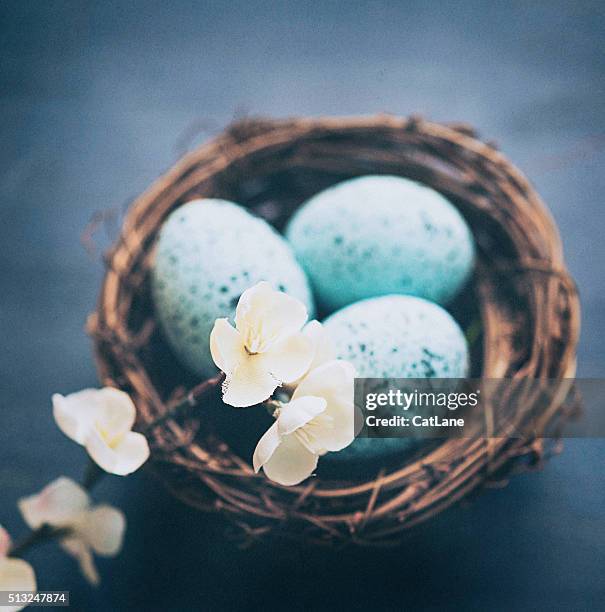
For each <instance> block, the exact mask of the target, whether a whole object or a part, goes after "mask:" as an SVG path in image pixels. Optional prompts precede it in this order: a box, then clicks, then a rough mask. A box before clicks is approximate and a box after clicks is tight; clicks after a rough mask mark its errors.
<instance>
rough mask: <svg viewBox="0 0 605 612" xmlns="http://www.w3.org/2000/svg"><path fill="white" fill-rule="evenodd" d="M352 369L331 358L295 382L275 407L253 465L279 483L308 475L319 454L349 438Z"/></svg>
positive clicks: (351, 436)
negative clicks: (283, 401) (287, 396)
mask: <svg viewBox="0 0 605 612" xmlns="http://www.w3.org/2000/svg"><path fill="white" fill-rule="evenodd" d="M354 378H355V369H354V368H353V366H352V365H351V364H350V363H349V362H346V361H340V360H334V361H329V362H328V363H325V364H323V365H321V366H319V367H318V368H315V369H313V370H312V371H311V372H310V373H309V374H307V376H305V378H303V380H302V381H301V383H300V384H299V385H298V387H297V388H296V390H295V391H294V393H293V394H292V399H291V400H290V402H288V403H286V404H282V405H281V406H280V407H279V408H278V409H277V410H276V414H274V416H276V421H275V423H273V425H271V427H270V428H269V429H268V430H267V431H266V432H265V434H264V435H263V436H262V438H261V439H260V440H259V442H258V445H257V447H256V450H255V451H254V457H253V465H254V470H255V471H256V472H258V471H259V470H260V469H261V467H262V468H263V470H264V472H265V474H266V476H267V477H268V478H269V479H271V480H273V481H275V482H277V483H279V484H282V485H286V486H290V485H296V484H299V483H300V482H302V481H303V480H305V478H307V477H309V476H310V475H311V474H312V473H313V471H314V470H315V468H316V467H317V462H318V458H319V457H320V456H321V455H324V454H325V453H327V452H328V451H332V452H335V451H339V450H342V449H343V448H345V447H347V446H348V445H349V444H351V442H352V441H353V439H354V437H355V434H354V405H353V404H354V402H353V382H354Z"/></svg>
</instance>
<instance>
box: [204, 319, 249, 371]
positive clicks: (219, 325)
mask: <svg viewBox="0 0 605 612" xmlns="http://www.w3.org/2000/svg"><path fill="white" fill-rule="evenodd" d="M210 353H211V354H212V359H213V360H214V363H215V364H216V365H217V367H218V368H219V370H221V371H222V372H225V373H231V372H232V371H233V370H234V369H235V368H236V367H237V366H238V365H239V363H240V362H241V361H242V359H244V358H245V357H246V350H245V347H244V340H243V338H242V336H241V334H240V333H239V332H238V331H237V330H236V329H235V328H234V327H233V326H232V325H231V324H230V323H229V321H228V320H227V319H217V320H216V321H215V322H214V327H213V328H212V332H211V333H210Z"/></svg>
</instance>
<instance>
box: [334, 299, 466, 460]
mask: <svg viewBox="0 0 605 612" xmlns="http://www.w3.org/2000/svg"><path fill="white" fill-rule="evenodd" d="M324 325H325V328H326V330H327V331H328V334H329V335H330V337H331V339H332V341H333V342H334V345H335V347H336V353H337V355H338V357H339V358H341V359H347V360H348V361H350V362H351V363H353V365H354V366H355V368H356V369H357V376H358V377H360V378H464V377H465V376H466V375H467V374H468V348H467V343H466V339H465V337H464V334H463V333H462V330H461V329H460V327H459V326H458V324H457V323H456V321H455V320H454V319H453V318H452V316H451V315H450V314H449V313H448V312H446V311H445V310H444V309H443V308H441V307H440V306H438V305H437V304H434V303H432V302H428V301H427V300H424V299H421V298H417V297H412V296H403V295H389V296H383V297H379V298H371V299H367V300H362V301H360V302H356V303H355V304H351V305H350V306H347V307H346V308H343V309H342V310H339V311H338V312H335V313H334V314H333V315H331V316H330V317H328V318H327V319H326V320H325V321H324ZM415 443H416V441H414V440H412V439H411V438H385V439H379V438H357V439H356V440H355V441H354V442H353V444H351V446H349V447H348V448H346V449H345V450H343V451H341V452H339V453H330V455H329V456H330V458H331V459H334V460H347V459H362V458H363V459H365V458H372V457H374V458H375V457H381V456H384V455H386V454H389V453H392V452H405V451H406V450H409V449H410V448H412V447H413V446H414V445H415Z"/></svg>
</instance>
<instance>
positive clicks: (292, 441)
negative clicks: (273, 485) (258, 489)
mask: <svg viewBox="0 0 605 612" xmlns="http://www.w3.org/2000/svg"><path fill="white" fill-rule="evenodd" d="M316 467H317V455H316V454H314V453H312V452H310V451H309V450H307V449H306V448H305V447H304V446H303V444H301V442H300V441H299V440H298V439H297V438H296V434H295V433H294V434H290V435H288V436H284V437H283V438H282V440H281V444H280V445H279V446H278V447H277V448H276V449H275V451H274V452H273V454H272V455H271V457H270V458H269V460H268V461H267V462H266V463H265V464H264V465H263V470H264V471H265V474H266V476H267V478H269V479H271V480H273V481H274V482H277V483H279V484H281V485H284V486H292V485H297V484H299V483H300V482H302V481H303V480H305V478H308V477H309V476H310V475H311V474H312V473H313V470H314V469H315V468H316Z"/></svg>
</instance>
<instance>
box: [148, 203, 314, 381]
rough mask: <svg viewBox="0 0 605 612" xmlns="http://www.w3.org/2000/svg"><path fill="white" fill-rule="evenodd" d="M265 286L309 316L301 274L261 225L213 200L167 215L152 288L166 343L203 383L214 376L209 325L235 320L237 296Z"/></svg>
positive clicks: (283, 243) (308, 294) (241, 211)
mask: <svg viewBox="0 0 605 612" xmlns="http://www.w3.org/2000/svg"><path fill="white" fill-rule="evenodd" d="M262 280H264V281H268V282H269V283H271V285H272V286H273V287H274V288H275V289H279V290H280V291H284V292H286V293H289V294H290V295H292V296H294V297H296V298H298V299H299V300H301V301H302V302H303V303H304V304H305V305H306V306H307V309H308V310H309V315H310V316H312V315H313V312H314V305H313V297H312V295H311V291H310V289H309V284H308V282H307V279H306V276H305V273H304V272H303V270H302V269H301V267H300V266H299V265H298V263H297V262H296V259H295V258H294V255H293V253H292V251H291V249H290V247H289V245H288V243H287V242H286V241H285V240H284V239H283V238H282V237H281V236H280V235H279V234H278V233H277V232H276V231H275V230H274V229H273V228H272V227H271V226H270V225H269V224H268V223H266V222H265V221H264V220H262V219H260V218H258V217H254V216H252V215H251V214H250V213H249V212H247V211H246V210H245V209H244V208H242V207H241V206H238V205H237V204H234V203H232V202H228V201H226V200H218V199H206V200H195V201H192V202H189V203H187V204H185V205H183V206H180V207H179V208H177V209H176V210H175V211H174V212H172V214H171V215H170V216H169V217H168V219H167V220H166V222H165V223H164V225H163V226H162V228H161V230H160V234H159V239H158V243H157V248H156V252H155V259H154V263H153V266H152V269H151V288H152V295H153V301H154V305H155V310H156V313H157V316H158V319H159V321H160V325H161V327H162V330H163V332H164V335H165V337H166V339H167V340H168V342H169V344H170V346H171V347H172V349H173V351H174V353H175V354H176V356H177V357H178V358H179V360H180V361H181V362H182V363H183V364H184V365H185V366H186V367H187V368H189V369H190V370H191V371H192V372H194V373H195V374H198V375H200V376H211V375H212V374H213V373H214V372H216V371H217V368H216V366H215V365H214V362H213V361H212V357H211V355H210V348H209V338H210V332H211V330H212V327H213V325H214V321H215V320H216V319H217V318H220V317H229V318H230V319H231V320H233V317H234V315H235V307H236V305H237V302H238V300H239V297H240V295H241V294H242V292H243V291H244V290H245V289H247V288H249V287H251V286H253V285H255V284H256V283H258V282H260V281H262Z"/></svg>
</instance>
